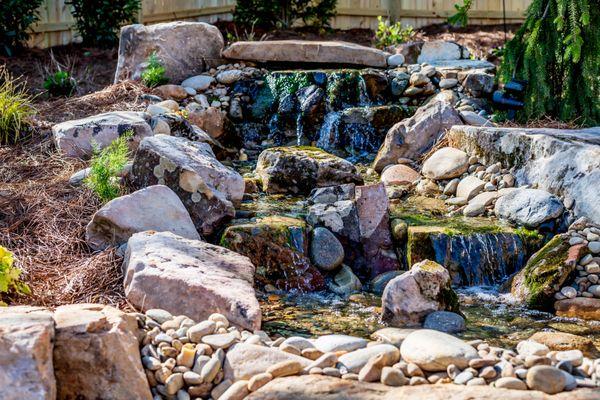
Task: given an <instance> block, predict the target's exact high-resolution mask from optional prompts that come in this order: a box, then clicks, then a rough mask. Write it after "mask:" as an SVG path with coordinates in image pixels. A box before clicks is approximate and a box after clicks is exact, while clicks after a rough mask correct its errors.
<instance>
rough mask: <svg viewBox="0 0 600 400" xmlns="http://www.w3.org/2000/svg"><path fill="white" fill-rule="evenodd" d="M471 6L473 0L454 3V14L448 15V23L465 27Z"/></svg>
mask: <svg viewBox="0 0 600 400" xmlns="http://www.w3.org/2000/svg"><path fill="white" fill-rule="evenodd" d="M472 6H473V0H463V2H462V4H455V5H454V8H456V14H454V15H451V16H450V17H448V23H449V24H450V25H454V26H460V27H465V26H467V25H468V24H469V10H470V9H471V7H472Z"/></svg>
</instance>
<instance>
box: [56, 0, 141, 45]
mask: <svg viewBox="0 0 600 400" xmlns="http://www.w3.org/2000/svg"><path fill="white" fill-rule="evenodd" d="M66 4H69V5H70V6H71V7H72V14H73V17H74V18H75V26H76V28H77V32H79V34H80V35H81V37H82V38H83V43H84V44H85V45H88V46H97V47H112V46H114V45H115V44H116V43H118V41H119V37H118V33H119V29H120V27H121V26H122V25H124V24H127V23H130V22H132V21H134V20H135V18H136V16H137V13H138V11H139V10H140V7H141V1H140V0H70V1H68V2H67V3H66Z"/></svg>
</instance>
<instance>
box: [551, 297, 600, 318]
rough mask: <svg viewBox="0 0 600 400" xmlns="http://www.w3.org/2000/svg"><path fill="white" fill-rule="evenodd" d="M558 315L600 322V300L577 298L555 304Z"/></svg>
mask: <svg viewBox="0 0 600 400" xmlns="http://www.w3.org/2000/svg"><path fill="white" fill-rule="evenodd" d="M554 309H555V310H556V315H557V316H559V317H566V318H580V319H585V320H600V299H595V298H587V297H576V298H574V299H565V300H559V301H557V302H555V303H554Z"/></svg>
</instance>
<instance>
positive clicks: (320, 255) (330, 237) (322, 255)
mask: <svg viewBox="0 0 600 400" xmlns="http://www.w3.org/2000/svg"><path fill="white" fill-rule="evenodd" d="M310 258H311V260H312V262H313V264H315V265H316V266H317V267H319V268H321V269H322V270H325V271H333V270H334V269H336V268H337V267H339V266H340V265H341V264H342V262H343V261H344V247H343V246H342V244H341V243H340V241H339V240H338V239H337V238H336V237H335V235H334V234H333V233H331V231H329V229H327V228H322V227H318V228H315V230H314V231H313V234H312V241H311V243H310Z"/></svg>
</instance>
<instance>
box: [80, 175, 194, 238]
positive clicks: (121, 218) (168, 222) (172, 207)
mask: <svg viewBox="0 0 600 400" xmlns="http://www.w3.org/2000/svg"><path fill="white" fill-rule="evenodd" d="M150 230H153V231H158V232H163V231H164V232H172V233H174V234H176V235H179V236H183V237H185V238H188V239H200V235H199V234H198V232H197V231H196V228H195V227H194V223H193V222H192V219H191V218H190V214H189V213H188V212H187V210H186V209H185V206H184V205H183V203H182V202H181V200H180V199H179V197H177V195H176V194H175V193H174V192H173V191H172V190H171V189H169V188H168V187H166V186H164V185H153V186H148V187H147V188H145V189H140V190H138V191H136V192H133V193H131V194H129V195H126V196H121V197H117V198H116V199H114V200H111V201H109V202H108V203H106V204H105V205H104V206H102V208H100V210H98V211H96V213H95V214H94V216H93V217H92V220H91V221H90V223H89V224H88V225H87V228H86V232H85V236H86V241H87V243H88V245H89V246H90V247H91V248H92V250H103V249H105V248H107V247H109V246H118V245H121V244H123V243H126V242H127V240H129V238H130V237H131V235H133V234H134V233H137V232H143V231H150Z"/></svg>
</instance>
